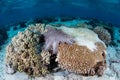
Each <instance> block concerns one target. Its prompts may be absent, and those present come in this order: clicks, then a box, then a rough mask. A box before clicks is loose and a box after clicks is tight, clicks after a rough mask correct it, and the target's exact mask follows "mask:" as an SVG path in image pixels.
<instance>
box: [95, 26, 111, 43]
mask: <svg viewBox="0 0 120 80" xmlns="http://www.w3.org/2000/svg"><path fill="white" fill-rule="evenodd" d="M94 32H95V33H97V34H98V37H99V38H100V39H101V40H102V41H103V42H104V43H105V44H106V45H109V44H110V42H111V34H110V33H109V32H108V30H106V29H104V28H103V27H100V26H97V27H95V28H94Z"/></svg>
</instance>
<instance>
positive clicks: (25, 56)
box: [6, 25, 51, 76]
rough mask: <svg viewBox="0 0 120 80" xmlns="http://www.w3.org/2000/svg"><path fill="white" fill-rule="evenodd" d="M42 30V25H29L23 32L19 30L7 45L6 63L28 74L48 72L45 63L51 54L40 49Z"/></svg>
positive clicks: (48, 60)
mask: <svg viewBox="0 0 120 80" xmlns="http://www.w3.org/2000/svg"><path fill="white" fill-rule="evenodd" d="M42 31H43V26H40V25H39V26H38V25H37V27H36V26H32V25H31V27H29V28H27V29H26V30H25V31H24V32H19V33H18V35H17V36H15V37H14V38H13V39H12V43H10V44H9V45H8V47H7V54H6V64H8V65H9V66H12V67H13V68H14V70H16V71H20V72H25V73H27V74H28V75H30V76H41V75H45V74H47V73H49V71H48V69H47V65H48V64H49V62H50V56H51V55H50V54H49V52H46V51H43V50H42V49H41V47H42V46H43V43H44V40H43V36H42V34H41V32H42Z"/></svg>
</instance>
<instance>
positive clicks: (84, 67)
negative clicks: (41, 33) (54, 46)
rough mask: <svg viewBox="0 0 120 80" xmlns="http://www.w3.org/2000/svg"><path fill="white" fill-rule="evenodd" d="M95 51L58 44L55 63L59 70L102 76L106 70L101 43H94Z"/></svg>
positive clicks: (103, 48) (104, 55)
mask: <svg viewBox="0 0 120 80" xmlns="http://www.w3.org/2000/svg"><path fill="white" fill-rule="evenodd" d="M95 44H96V46H97V50H95V51H94V52H92V51H91V50H89V49H88V48H87V47H86V46H78V45H77V44H73V45H68V44H65V43H60V45H59V48H58V55H57V61H58V63H59V65H60V67H61V68H63V69H66V70H68V71H70V72H75V73H80V74H83V75H95V74H97V75H100V76H101V75H102V74H103V72H104V70H105V68H106V61H105V58H106V54H105V52H104V50H105V47H104V45H103V44H102V43H99V42H98V43H95Z"/></svg>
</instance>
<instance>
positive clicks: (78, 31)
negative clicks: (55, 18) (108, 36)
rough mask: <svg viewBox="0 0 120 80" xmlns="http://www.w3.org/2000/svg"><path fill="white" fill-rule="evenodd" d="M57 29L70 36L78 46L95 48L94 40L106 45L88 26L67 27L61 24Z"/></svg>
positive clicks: (92, 49)
mask: <svg viewBox="0 0 120 80" xmlns="http://www.w3.org/2000/svg"><path fill="white" fill-rule="evenodd" d="M59 29H61V30H62V31H63V32H65V33H66V34H68V35H70V36H72V37H73V38H74V40H75V42H76V44H78V45H80V46H87V47H88V48H89V49H90V50H91V51H94V50H95V49H96V45H95V43H96V42H101V43H103V45H104V47H106V45H105V44H104V42H103V41H101V40H100V39H99V38H98V35H97V34H96V33H95V32H93V31H92V30H90V29H88V28H68V27H65V26H62V27H60V28H59Z"/></svg>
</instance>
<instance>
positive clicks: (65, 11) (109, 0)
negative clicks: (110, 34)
mask: <svg viewBox="0 0 120 80" xmlns="http://www.w3.org/2000/svg"><path fill="white" fill-rule="evenodd" d="M50 16H69V17H73V16H79V17H82V18H96V19H99V20H102V21H105V22H110V23H113V24H119V21H120V0H0V25H6V24H11V23H16V22H20V21H27V20H30V19H33V18H36V17H50Z"/></svg>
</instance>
